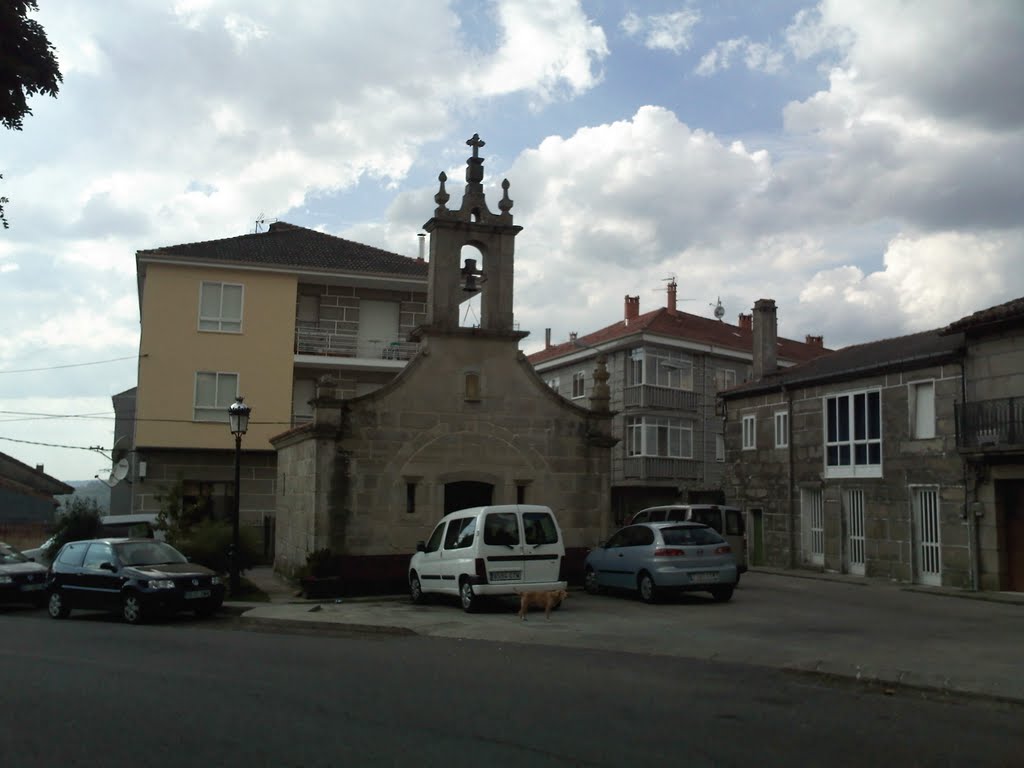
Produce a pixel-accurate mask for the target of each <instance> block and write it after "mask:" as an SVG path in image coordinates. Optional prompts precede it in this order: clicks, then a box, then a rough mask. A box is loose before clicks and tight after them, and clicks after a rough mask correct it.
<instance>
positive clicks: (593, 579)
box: [583, 566, 601, 595]
mask: <svg viewBox="0 0 1024 768" xmlns="http://www.w3.org/2000/svg"><path fill="white" fill-rule="evenodd" d="M583 588H584V589H585V590H587V592H588V593H589V594H591V595H599V594H601V585H600V584H598V583H597V571H595V570H594V569H593V568H591V567H590V566H587V569H586V570H585V571H584V572H583Z"/></svg>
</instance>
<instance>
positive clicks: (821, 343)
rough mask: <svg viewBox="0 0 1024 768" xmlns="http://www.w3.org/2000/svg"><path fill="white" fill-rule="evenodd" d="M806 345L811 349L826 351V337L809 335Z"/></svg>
mask: <svg viewBox="0 0 1024 768" xmlns="http://www.w3.org/2000/svg"><path fill="white" fill-rule="evenodd" d="M806 343H807V345H808V346H810V347H819V348H821V349H824V348H825V337H824V336H811V335H810V334H807V337H806Z"/></svg>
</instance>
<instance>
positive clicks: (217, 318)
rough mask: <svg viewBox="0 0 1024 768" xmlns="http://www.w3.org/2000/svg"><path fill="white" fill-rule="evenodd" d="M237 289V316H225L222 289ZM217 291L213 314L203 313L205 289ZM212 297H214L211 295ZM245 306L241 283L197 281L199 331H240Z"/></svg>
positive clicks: (243, 290)
mask: <svg viewBox="0 0 1024 768" xmlns="http://www.w3.org/2000/svg"><path fill="white" fill-rule="evenodd" d="M225 288H237V289H238V317H233V316H225V314H224V289H225ZM214 290H216V291H217V296H216V297H215V298H216V304H217V311H216V313H213V314H203V306H204V297H205V296H206V295H207V291H214ZM211 298H214V297H211ZM244 307H245V286H244V285H242V284H241V283H222V282H218V281H216V280H203V281H201V282H200V283H199V320H198V328H199V330H200V331H204V332H213V333H241V332H242V316H243V315H244Z"/></svg>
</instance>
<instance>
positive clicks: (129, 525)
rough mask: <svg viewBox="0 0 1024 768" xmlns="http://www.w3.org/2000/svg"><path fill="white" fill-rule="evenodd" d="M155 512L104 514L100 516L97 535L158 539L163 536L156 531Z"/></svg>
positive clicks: (100, 536) (163, 536)
mask: <svg viewBox="0 0 1024 768" xmlns="http://www.w3.org/2000/svg"><path fill="white" fill-rule="evenodd" d="M156 518H157V516H156V514H154V513H149V514H137V515H104V516H103V517H101V518H100V530H99V533H98V534H97V536H98V537H99V538H104V537H108V536H109V537H110V538H114V537H122V536H124V537H128V538H132V539H154V538H155V539H159V540H160V541H163V540H164V538H165V535H164V532H163V531H158V530H156V528H155V527H154V526H155V525H156Z"/></svg>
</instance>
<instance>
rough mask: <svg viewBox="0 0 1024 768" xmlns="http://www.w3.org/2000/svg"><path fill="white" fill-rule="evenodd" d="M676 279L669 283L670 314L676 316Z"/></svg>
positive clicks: (668, 305)
mask: <svg viewBox="0 0 1024 768" xmlns="http://www.w3.org/2000/svg"><path fill="white" fill-rule="evenodd" d="M676 287H677V286H676V279H675V278H672V279H671V280H670V281H669V283H668V304H667V305H666V306H667V307H668V313H669V314H670V315H674V314H675V313H676Z"/></svg>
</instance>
